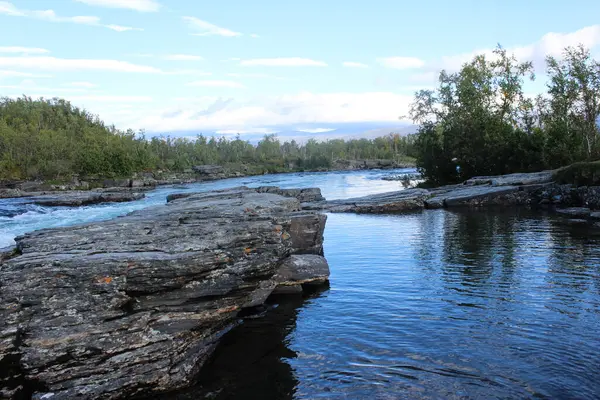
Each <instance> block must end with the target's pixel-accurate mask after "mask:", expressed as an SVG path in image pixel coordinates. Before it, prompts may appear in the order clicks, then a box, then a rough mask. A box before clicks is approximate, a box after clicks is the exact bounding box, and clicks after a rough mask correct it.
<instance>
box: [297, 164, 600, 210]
mask: <svg viewBox="0 0 600 400" xmlns="http://www.w3.org/2000/svg"><path fill="white" fill-rule="evenodd" d="M553 174H554V171H542V172H536V173H530V174H527V173H520V174H510V175H503V176H495V177H489V176H487V177H475V178H472V179H469V180H468V181H466V182H464V183H463V184H458V185H448V186H442V187H438V188H435V189H420V188H414V189H406V190H399V191H396V192H388V193H381V194H375V195H368V196H364V197H357V198H352V199H343V200H332V201H322V200H321V201H319V200H310V201H308V202H307V203H306V204H304V207H305V208H307V209H313V210H327V211H329V212H354V213H394V212H403V211H414V210H421V209H435V208H452V207H487V206H516V205H526V206H533V207H543V206H552V207H556V208H568V207H586V208H589V209H600V187H596V186H582V187H575V186H574V185H559V184H557V183H555V182H553V181H552V179H553V178H552V177H553ZM588 214H589V213H588Z"/></svg>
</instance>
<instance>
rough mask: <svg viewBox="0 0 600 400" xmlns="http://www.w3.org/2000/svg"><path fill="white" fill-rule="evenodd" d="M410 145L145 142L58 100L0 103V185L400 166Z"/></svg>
mask: <svg viewBox="0 0 600 400" xmlns="http://www.w3.org/2000/svg"><path fill="white" fill-rule="evenodd" d="M414 141H415V138H414V137H413V136H408V137H404V136H400V135H397V134H390V135H388V136H385V137H380V138H376V139H353V140H342V139H335V140H326V141H317V140H315V139H310V140H308V141H307V142H306V143H298V142H296V141H294V140H291V141H285V142H281V141H280V140H279V138H278V137H277V136H276V135H265V136H264V138H263V139H262V140H260V141H259V142H258V144H257V145H253V144H251V143H250V142H249V141H246V140H243V139H242V138H241V137H240V136H239V135H238V136H237V137H235V138H232V139H228V138H226V137H214V136H213V137H206V136H203V135H198V136H197V137H196V138H195V139H187V138H174V137H171V136H161V137H152V138H147V137H146V136H145V135H144V132H143V131H140V132H134V131H132V130H127V131H123V130H119V129H116V128H115V127H114V126H109V125H106V124H105V123H104V122H103V121H101V120H100V119H99V118H98V116H96V115H94V114H91V113H90V112H88V111H86V110H84V109H80V108H78V107H76V106H73V105H72V104H71V103H70V102H68V101H66V100H63V99H58V98H54V99H32V98H30V97H20V98H17V99H10V98H3V99H0V179H63V178H68V177H70V176H71V175H73V174H79V175H83V176H85V175H91V174H95V175H101V176H130V175H131V174H133V173H136V172H154V171H157V170H163V171H173V172H180V171H185V170H186V169H189V168H191V167H192V166H194V165H200V164H220V165H225V166H227V165H229V166H231V167H232V168H239V167H241V166H243V165H245V166H250V167H251V168H252V170H254V171H256V172H282V171H288V170H306V169H318V168H329V167H330V166H331V164H332V162H334V161H335V160H338V159H388V160H391V159H394V160H400V159H405V158H406V157H410V156H413V155H414Z"/></svg>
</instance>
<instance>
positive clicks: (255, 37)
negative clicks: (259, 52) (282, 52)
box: [250, 33, 260, 39]
mask: <svg viewBox="0 0 600 400" xmlns="http://www.w3.org/2000/svg"><path fill="white" fill-rule="evenodd" d="M250 37H251V38H254V39H257V38H259V37H260V36H259V35H257V34H256V33H252V34H250Z"/></svg>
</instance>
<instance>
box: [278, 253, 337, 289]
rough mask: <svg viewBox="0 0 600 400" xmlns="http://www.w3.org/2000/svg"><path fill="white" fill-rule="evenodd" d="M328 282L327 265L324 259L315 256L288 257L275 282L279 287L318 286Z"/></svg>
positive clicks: (299, 255)
mask: <svg viewBox="0 0 600 400" xmlns="http://www.w3.org/2000/svg"><path fill="white" fill-rule="evenodd" d="M328 280H329V264H328V263H327V260H326V259H325V257H323V256H320V255H315V254H298V255H291V256H289V257H288V258H287V259H286V260H285V261H284V262H283V264H282V265H281V267H280V268H279V270H278V271H277V274H276V275H275V281H276V282H277V283H278V287H279V286H295V285H306V284H308V285H311V284H312V285H318V284H322V283H325V282H327V281H328Z"/></svg>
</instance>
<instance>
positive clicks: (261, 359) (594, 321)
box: [0, 171, 600, 399]
mask: <svg viewBox="0 0 600 400" xmlns="http://www.w3.org/2000/svg"><path fill="white" fill-rule="evenodd" d="M382 174H386V173H384V172H376V171H371V172H353V173H324V174H304V175H301V174H294V175H286V176H284V175H279V176H262V177H254V178H241V179H234V180H228V181H220V182H213V183H206V184H201V185H191V186H190V187H188V188H187V189H185V190H199V189H213V188H217V187H218V188H222V187H227V186H237V185H240V184H246V185H249V186H257V185H264V184H269V185H279V186H285V187H295V186H305V187H306V186H320V187H321V188H322V190H323V192H324V194H325V196H326V197H328V198H343V197H354V196H357V195H361V194H367V193H376V192H384V191H389V190H397V189H400V186H399V185H400V184H399V183H398V182H386V181H381V180H380V179H379V178H380V177H381V175H382ZM172 191H181V190H180V189H174V188H161V189H159V190H157V191H155V192H151V193H149V194H148V198H147V199H146V200H144V201H141V202H138V203H136V204H133V203H132V204H127V205H123V204H121V205H114V206H102V207H89V208H85V209H81V210H59V211H52V210H45V211H44V212H43V213H40V214H43V215H46V216H48V215H49V216H52V215H62V216H63V217H64V218H69V221H81V220H83V219H85V218H90V219H93V218H96V219H97V218H109V217H111V216H115V215H118V214H120V213H123V212H125V210H129V209H131V207H133V208H135V207H140V208H141V207H144V206H146V205H149V204H156V203H160V202H163V201H164V196H165V195H166V194H167V193H169V192H172ZM8 203H10V202H8ZM8 203H7V204H8ZM0 208H2V207H0ZM17 208H18V207H17ZM100 210H102V211H100ZM36 212H37V211H36V210H30V211H27V212H26V213H25V214H31V215H30V216H29V217H27V218H31V219H32V220H33V219H34V217H33V214H35V213H36ZM53 213H63V214H53ZM25 214H20V215H17V216H14V217H6V218H8V219H10V218H13V219H14V218H23V216H24V215H25ZM40 218H41V217H40ZM44 218H47V219H46V220H45V221H46V222H43V221H42V219H38V220H37V222H36V223H35V224H37V225H35V224H32V225H31V226H38V227H42V226H44V223H48V222H51V223H61V224H64V223H66V221H55V220H54V219H53V218H51V217H44ZM565 222H566V221H565V220H563V219H561V218H559V217H557V216H555V215H551V214H544V213H542V212H533V211H527V210H524V209H511V210H504V211H502V210H493V209H486V210H482V211H473V210H464V211H446V210H426V211H422V212H415V213H409V214H402V215H375V216H373V215H353V214H330V215H329V217H328V221H327V227H326V230H325V256H326V257H327V259H328V261H329V263H330V267H331V282H330V286H329V287H327V288H325V289H324V290H322V291H320V292H317V293H312V294H310V295H307V296H305V297H294V296H291V297H287V298H273V299H271V301H270V302H271V304H270V306H271V307H272V308H271V309H270V310H269V312H267V313H266V315H265V316H264V317H262V318H257V319H248V320H245V321H244V323H243V324H242V325H241V326H239V327H238V328H235V329H234V330H232V331H231V332H230V333H229V334H227V335H226V336H225V337H224V339H223V341H222V344H221V345H220V346H219V348H218V349H217V351H216V353H215V355H214V357H213V359H212V360H211V361H210V363H209V364H208V365H207V366H206V367H205V368H204V369H203V371H202V372H201V374H200V375H199V377H198V380H199V381H198V384H197V385H195V386H194V387H192V388H191V389H189V390H186V391H183V392H181V393H179V394H170V395H168V396H166V397H164V398H168V399H170V398H178V399H203V398H209V399H292V398H293V399H321V398H322V399H598V398H600V229H598V228H594V227H592V226H587V225H584V226H574V225H570V224H567V223H565ZM46 226H48V225H46ZM2 228H3V229H6V228H7V225H3V226H2ZM19 229H21V228H20V227H19ZM5 232H6V234H7V235H14V229H13V230H9V229H7V230H5Z"/></svg>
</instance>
